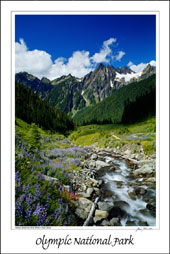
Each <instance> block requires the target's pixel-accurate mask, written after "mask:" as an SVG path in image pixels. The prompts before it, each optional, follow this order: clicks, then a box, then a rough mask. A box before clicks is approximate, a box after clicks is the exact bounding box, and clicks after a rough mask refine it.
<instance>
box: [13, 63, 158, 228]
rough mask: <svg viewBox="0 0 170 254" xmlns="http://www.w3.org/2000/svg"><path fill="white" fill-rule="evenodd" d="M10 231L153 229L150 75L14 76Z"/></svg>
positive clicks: (118, 71) (105, 70)
mask: <svg viewBox="0 0 170 254" xmlns="http://www.w3.org/2000/svg"><path fill="white" fill-rule="evenodd" d="M15 195H16V196H15V225H16V226H113V227H117V226H119V227H120V226H136V227H139V226H144V227H146V226H155V225H156V68H155V67H154V66H151V65H150V64H148V65H147V66H146V68H145V69H144V70H143V71H142V72H138V73H135V72H134V71H132V70H131V69H130V68H128V67H122V68H115V67H113V66H111V65H103V64H99V65H98V66H97V68H96V69H95V70H94V71H92V72H90V73H88V74H87V75H85V76H84V77H82V78H76V77H73V76H72V75H71V74H69V75H67V76H61V77H58V78H56V79H54V80H49V79H48V78H46V77H43V78H42V79H39V78H37V77H35V76H33V75H31V74H29V73H27V72H20V73H16V75H15Z"/></svg>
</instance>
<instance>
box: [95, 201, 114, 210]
mask: <svg viewBox="0 0 170 254" xmlns="http://www.w3.org/2000/svg"><path fill="white" fill-rule="evenodd" d="M111 207H112V206H111V204H109V203H108V202H98V208H99V210H102V211H109V210H110V208H111Z"/></svg>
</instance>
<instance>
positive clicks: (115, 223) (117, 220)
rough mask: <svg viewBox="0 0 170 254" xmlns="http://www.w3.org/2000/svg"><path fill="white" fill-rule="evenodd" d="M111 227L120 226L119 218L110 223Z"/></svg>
mask: <svg viewBox="0 0 170 254" xmlns="http://www.w3.org/2000/svg"><path fill="white" fill-rule="evenodd" d="M109 224H110V226H120V221H119V218H112V219H111V220H110V222H109Z"/></svg>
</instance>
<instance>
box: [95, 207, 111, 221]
mask: <svg viewBox="0 0 170 254" xmlns="http://www.w3.org/2000/svg"><path fill="white" fill-rule="evenodd" d="M108 215H109V214H108V212H107V211H102V210H98V209H96V211H95V216H97V217H101V218H102V219H106V218H107V217H108Z"/></svg>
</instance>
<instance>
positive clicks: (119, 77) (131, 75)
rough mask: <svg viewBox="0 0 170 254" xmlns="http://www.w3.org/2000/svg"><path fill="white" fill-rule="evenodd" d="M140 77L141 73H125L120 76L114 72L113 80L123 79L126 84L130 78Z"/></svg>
mask: <svg viewBox="0 0 170 254" xmlns="http://www.w3.org/2000/svg"><path fill="white" fill-rule="evenodd" d="M141 75H142V71H140V72H137V73H127V74H120V73H118V72H116V78H115V80H118V81H119V80H121V79H122V78H124V79H125V81H126V82H129V81H130V80H131V79H132V78H139V77H140V76H141Z"/></svg>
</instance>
